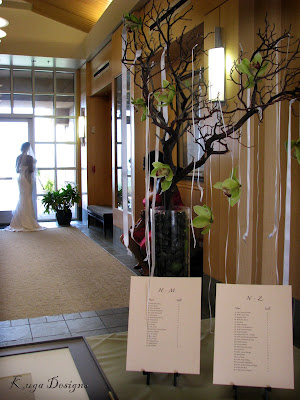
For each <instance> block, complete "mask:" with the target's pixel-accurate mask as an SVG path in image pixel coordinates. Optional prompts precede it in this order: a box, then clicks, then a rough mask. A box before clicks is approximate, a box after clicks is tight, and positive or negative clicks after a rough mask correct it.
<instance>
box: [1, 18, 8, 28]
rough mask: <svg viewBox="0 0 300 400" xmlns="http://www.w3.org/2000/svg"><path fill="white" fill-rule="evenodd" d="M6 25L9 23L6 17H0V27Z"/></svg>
mask: <svg viewBox="0 0 300 400" xmlns="http://www.w3.org/2000/svg"><path fill="white" fill-rule="evenodd" d="M7 25H9V22H8V21H7V20H6V19H4V18H2V17H0V28H5V27H6V26H7Z"/></svg>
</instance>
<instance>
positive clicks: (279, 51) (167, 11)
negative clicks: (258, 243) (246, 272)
mask: <svg viewBox="0 0 300 400" xmlns="http://www.w3.org/2000/svg"><path fill="white" fill-rule="evenodd" d="M191 11H192V6H189V7H188V9H185V10H183V11H178V10H176V8H175V7H174V6H172V4H171V2H170V1H169V0H167V1H166V2H164V5H161V4H159V2H156V1H152V2H150V3H148V5H147V7H146V8H144V9H143V11H142V12H141V15H140V16H139V17H136V16H135V15H133V14H126V15H125V16H124V26H125V28H126V30H127V35H126V38H125V39H124V38H123V40H125V43H124V46H123V48H124V52H123V58H122V63H123V64H124V65H125V66H126V68H127V69H128V71H130V73H131V74H132V75H131V76H132V77H133V80H134V84H135V85H136V87H138V88H140V89H141V93H142V97H141V98H135V99H134V98H132V99H131V102H132V104H133V105H134V108H135V110H136V111H139V110H142V113H141V112H140V111H139V112H140V113H141V120H142V121H146V122H147V118H149V122H150V123H151V124H152V125H154V126H155V127H158V128H159V129H160V134H159V135H158V133H157V130H156V136H159V141H160V144H161V149H162V152H163V163H154V164H153V166H150V170H152V173H151V176H152V177H154V176H156V177H158V178H160V181H161V191H162V193H163V196H164V207H165V209H166V210H170V209H172V208H173V206H172V196H173V195H174V193H175V192H176V190H177V184H178V182H180V181H181V180H182V179H184V178H185V177H187V176H188V175H189V174H190V173H191V172H193V171H195V170H196V169H198V168H200V167H202V166H203V165H204V164H205V163H206V162H207V161H208V160H209V159H210V157H211V156H212V155H223V154H226V153H228V152H230V148H229V144H230V141H229V140H228V139H231V140H237V141H239V142H240V139H241V128H242V126H243V125H245V124H246V123H247V121H248V122H249V120H250V119H251V118H252V117H253V116H255V115H257V116H258V118H259V122H260V123H261V122H262V120H263V118H264V113H265V111H266V109H267V108H269V107H270V106H273V105H274V104H276V103H280V102H282V101H284V100H286V101H291V100H298V101H299V100H300V85H299V82H300V68H299V56H300V39H299V38H294V37H293V36H292V34H291V28H289V29H288V30H285V31H284V32H283V33H282V34H280V35H278V34H277V33H276V27H275V25H271V24H270V22H269V21H268V18H267V16H266V17H265V21H264V27H263V28H261V29H259V30H258V32H257V39H258V40H257V43H258V45H257V47H256V49H255V50H254V52H253V53H252V54H247V53H244V52H241V54H240V57H239V60H236V61H235V62H234V63H233V65H232V68H231V71H230V79H229V80H230V81H231V84H232V85H235V86H236V90H235V93H236V94H235V95H234V96H233V97H232V98H228V99H225V101H222V103H221V101H220V99H219V98H216V99H214V100H210V99H209V89H210V85H211V83H210V82H207V81H206V79H205V76H206V68H204V64H205V62H204V57H205V56H207V55H208V52H207V51H206V50H205V48H204V43H205V39H207V36H208V35H207V36H204V35H203V34H202V33H199V31H200V30H199V29H198V28H197V27H196V28H193V29H191V30H190V31H188V28H187V26H188V23H189V19H188V16H189V14H190V13H191ZM162 61H163V62H162ZM208 72H209V71H208ZM162 77H163V78H162ZM165 109H167V110H168V113H169V115H168V117H166V113H165V112H164V111H165ZM293 112H294V114H295V110H294V109H293ZM146 125H147V124H146ZM146 129H147V128H146ZM187 135H190V137H191V138H192V140H193V142H194V144H195V146H199V148H200V150H201V151H199V152H198V153H197V154H198V155H199V157H198V158H196V156H194V157H193V158H192V160H190V161H189V162H188V163H187V164H186V165H183V166H178V165H177V166H176V165H175V163H174V160H175V159H176V157H173V156H174V154H175V153H176V151H177V146H178V145H179V143H180V141H181V140H182V139H183V138H184V137H186V136H187ZM249 146H250V144H249V142H248V141H247V147H248V148H249ZM291 149H292V155H294V157H295V158H297V159H298V161H299V151H298V150H299V143H298V142H292V143H291ZM173 153H174V154H173ZM195 154H196V153H195ZM146 157H147V155H146ZM152 168H154V169H152ZM248 168H249V165H248ZM236 171H237V167H236V168H233V171H232V173H231V175H230V176H229V178H228V179H226V180H225V181H224V182H217V183H215V184H214V185H213V186H214V188H216V189H220V190H222V191H223V193H224V194H225V196H226V197H227V198H228V201H229V205H230V206H231V207H232V206H234V205H235V204H236V203H238V201H239V199H240V196H241V183H240V182H239V180H238V177H237V175H236V174H237V172H236ZM248 190H249V189H248ZM248 197H249V196H248ZM248 208H249V205H248V204H247V209H248ZM194 211H195V213H196V214H197V216H196V218H195V219H194V220H193V225H194V227H198V228H203V230H202V234H206V233H208V232H209V230H210V228H211V226H212V223H213V221H214V216H213V210H211V209H210V208H209V207H208V206H206V205H203V206H195V207H194ZM166 229H167V228H166ZM165 233H167V231H166V232H164V231H163V232H160V234H161V235H164V236H165ZM245 235H246V236H247V234H245ZM245 235H244V236H245ZM246 236H245V237H246ZM165 237H166V236H165Z"/></svg>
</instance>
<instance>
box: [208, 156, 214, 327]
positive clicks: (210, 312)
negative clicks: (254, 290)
mask: <svg viewBox="0 0 300 400" xmlns="http://www.w3.org/2000/svg"><path fill="white" fill-rule="evenodd" d="M209 186H210V207H211V210H213V190H212V188H213V186H212V178H211V157H209ZM210 235H211V230H209V231H208V267H209V284H208V308H209V321H210V324H209V331H210V333H213V320H212V311H211V301H210V295H211V276H212V268H211V259H210V244H211V238H210Z"/></svg>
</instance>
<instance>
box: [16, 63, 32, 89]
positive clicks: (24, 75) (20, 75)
mask: <svg viewBox="0 0 300 400" xmlns="http://www.w3.org/2000/svg"><path fill="white" fill-rule="evenodd" d="M13 88H14V92H21V93H30V92H32V79H31V70H28V69H14V70H13Z"/></svg>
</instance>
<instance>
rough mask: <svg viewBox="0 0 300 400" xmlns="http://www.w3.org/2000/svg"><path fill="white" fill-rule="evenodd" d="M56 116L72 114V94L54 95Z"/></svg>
mask: <svg viewBox="0 0 300 400" xmlns="http://www.w3.org/2000/svg"><path fill="white" fill-rule="evenodd" d="M56 116H57V117H70V116H74V96H56Z"/></svg>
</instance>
